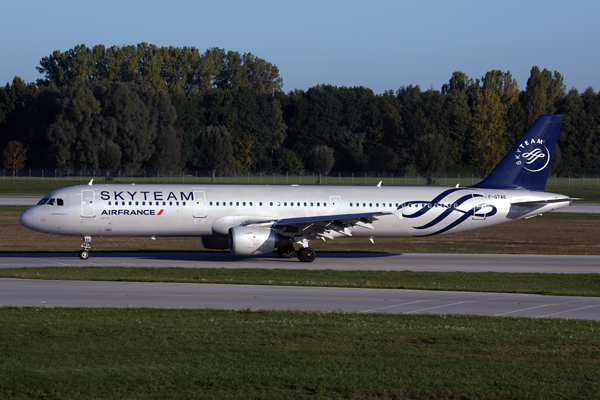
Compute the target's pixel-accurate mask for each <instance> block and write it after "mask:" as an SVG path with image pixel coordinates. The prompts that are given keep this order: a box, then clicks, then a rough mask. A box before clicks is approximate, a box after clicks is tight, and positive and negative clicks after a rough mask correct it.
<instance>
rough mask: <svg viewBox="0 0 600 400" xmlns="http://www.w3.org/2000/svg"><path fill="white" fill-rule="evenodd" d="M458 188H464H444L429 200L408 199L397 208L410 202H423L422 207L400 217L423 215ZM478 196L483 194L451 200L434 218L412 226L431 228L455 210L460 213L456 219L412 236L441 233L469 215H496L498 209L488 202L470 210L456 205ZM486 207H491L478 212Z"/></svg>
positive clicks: (481, 216) (481, 196)
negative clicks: (485, 211)
mask: <svg viewBox="0 0 600 400" xmlns="http://www.w3.org/2000/svg"><path fill="white" fill-rule="evenodd" d="M458 190H464V189H462V188H455V189H450V190H446V191H445V192H442V193H441V194H439V195H438V196H437V197H435V198H434V199H433V200H431V201H409V202H406V203H404V204H402V205H401V206H400V207H398V209H400V208H402V207H406V206H408V205H412V204H423V205H424V207H423V208H421V209H420V210H419V211H417V212H415V213H413V214H409V215H406V214H404V212H403V213H402V218H418V217H421V216H423V215H425V214H426V213H428V212H429V211H431V210H433V209H434V208H436V204H439V202H440V201H442V200H443V199H444V198H446V197H447V196H449V195H450V194H452V193H454V192H456V191H458ZM478 197H480V198H483V197H484V196H483V195H481V194H478V193H473V194H467V195H465V196H462V197H460V198H459V199H458V200H456V201H454V202H452V205H450V207H445V208H446V209H445V210H444V211H443V212H442V213H441V214H440V215H438V216H437V217H436V218H434V219H433V220H432V221H430V222H428V223H426V224H425V225H421V226H414V227H413V228H414V229H419V230H420V229H428V228H433V227H435V226H436V225H438V224H441V223H442V222H443V221H444V220H445V219H446V218H448V217H450V216H451V215H452V214H453V213H455V212H457V213H459V214H462V215H461V216H460V217H459V218H458V219H456V220H455V221H453V222H451V223H450V224H448V225H446V226H445V227H443V228H442V229H440V230H437V231H435V232H433V233H429V234H427V235H413V236H414V237H427V236H435V235H439V234H441V233H444V232H446V231H449V230H450V229H452V228H454V227H456V226H458V225H460V224H461V223H463V222H464V221H465V220H467V219H468V218H469V217H472V216H475V217H480V218H486V217H491V216H493V215H496V213H497V212H498V209H497V208H496V207H495V206H493V205H491V204H488V203H482V204H477V205H475V206H474V207H473V208H471V209H470V210H467V211H465V210H459V209H458V207H459V206H460V205H462V204H463V203H465V202H467V201H469V200H471V199H475V198H478ZM487 207H489V208H491V210H490V211H489V212H487V213H484V214H478V212H479V211H481V210H483V209H484V208H487Z"/></svg>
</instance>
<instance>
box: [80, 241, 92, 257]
mask: <svg viewBox="0 0 600 400" xmlns="http://www.w3.org/2000/svg"><path fill="white" fill-rule="evenodd" d="M79 239H81V248H82V249H83V250H81V251H80V252H79V258H81V259H82V260H87V259H88V258H90V248H91V247H92V245H90V242H91V241H92V237H91V236H79Z"/></svg>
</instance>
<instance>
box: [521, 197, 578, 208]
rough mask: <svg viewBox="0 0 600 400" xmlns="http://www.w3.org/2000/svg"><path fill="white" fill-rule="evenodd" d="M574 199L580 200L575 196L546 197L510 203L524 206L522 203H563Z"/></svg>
mask: <svg viewBox="0 0 600 400" xmlns="http://www.w3.org/2000/svg"><path fill="white" fill-rule="evenodd" d="M575 200H581V199H576V198H570V197H567V198H562V199H548V200H529V201H517V202H514V203H510V204H511V205H516V206H524V205H530V204H531V205H534V204H553V203H564V202H566V201H569V202H572V201H575Z"/></svg>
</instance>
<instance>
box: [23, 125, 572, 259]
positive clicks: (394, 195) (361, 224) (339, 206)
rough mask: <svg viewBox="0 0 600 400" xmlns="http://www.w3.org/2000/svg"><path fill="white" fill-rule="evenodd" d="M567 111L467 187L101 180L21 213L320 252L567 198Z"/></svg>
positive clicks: (444, 228) (528, 211) (41, 227)
mask: <svg viewBox="0 0 600 400" xmlns="http://www.w3.org/2000/svg"><path fill="white" fill-rule="evenodd" d="M562 120H563V116H562V115H543V116H540V117H539V118H538V119H537V120H536V121H535V122H534V124H533V125H532V126H531V127H530V128H529V129H528V130H527V132H525V134H524V135H523V137H522V138H521V139H520V140H519V141H518V142H517V143H516V144H515V145H514V147H513V148H512V149H511V150H510V151H509V152H508V153H507V155H506V156H505V157H504V158H503V159H502V160H501V161H500V163H499V164H498V165H497V166H496V168H495V169H494V170H493V171H492V172H491V173H490V174H489V175H488V176H487V177H486V178H485V179H484V180H483V181H481V182H480V183H478V184H476V185H473V186H468V187H459V185H456V186H455V187H422V186H418V187H383V186H382V185H381V183H380V184H379V185H377V186H372V187H358V186H299V185H291V186H262V185H173V184H143V185H138V184H134V183H132V184H130V185H123V184H94V183H93V180H92V181H90V183H89V184H88V185H80V186H72V187H66V188H62V189H58V190H55V191H53V192H51V193H49V194H48V195H46V196H44V197H43V198H42V199H41V200H40V201H39V203H38V204H37V205H34V206H32V207H30V208H28V209H27V210H25V211H23V213H22V214H21V215H20V216H19V221H20V223H21V224H22V225H23V226H24V227H26V228H29V229H31V230H34V231H38V232H43V233H48V234H53V235H70V236H79V238H80V239H81V242H82V244H81V248H82V249H81V251H80V252H79V257H80V258H81V259H87V258H88V257H89V255H90V253H89V251H90V248H91V240H92V237H93V236H96V237H102V236H104V237H112V236H119V237H151V238H152V239H154V238H156V237H167V236H171V237H174V236H177V237H200V238H201V242H202V245H203V246H204V247H205V248H207V249H229V250H230V251H231V252H232V253H234V254H237V255H241V256H254V255H259V254H265V253H271V252H274V251H276V252H277V254H278V255H279V257H282V258H291V257H293V256H294V254H296V255H297V257H298V259H299V260H300V261H302V262H312V261H314V260H315V257H316V254H315V251H314V250H313V249H312V248H311V247H310V246H309V242H310V241H311V240H324V241H325V240H333V239H337V238H343V237H358V238H365V239H370V240H371V241H373V239H374V238H415V237H429V236H436V235H446V234H451V233H457V232H465V231H469V230H473V229H480V228H486V227H489V226H493V225H498V224H502V223H505V222H510V221H515V220H520V219H524V218H530V217H533V216H537V215H541V214H543V213H546V212H549V211H553V210H557V209H559V208H562V207H566V206H569V205H570V204H571V202H572V201H573V200H577V199H572V198H569V197H568V196H564V195H561V194H554V193H546V192H544V189H545V187H546V181H547V179H548V173H549V170H550V166H551V164H552V157H553V155H554V149H555V147H556V142H557V140H558V135H559V132H560V126H561V123H562Z"/></svg>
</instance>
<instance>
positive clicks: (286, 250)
mask: <svg viewBox="0 0 600 400" xmlns="http://www.w3.org/2000/svg"><path fill="white" fill-rule="evenodd" d="M295 251H296V249H294V246H285V247H280V248H278V249H277V255H278V256H279V257H281V258H292V257H293V256H294V252H295Z"/></svg>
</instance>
